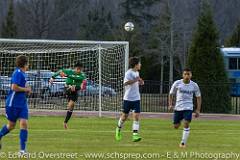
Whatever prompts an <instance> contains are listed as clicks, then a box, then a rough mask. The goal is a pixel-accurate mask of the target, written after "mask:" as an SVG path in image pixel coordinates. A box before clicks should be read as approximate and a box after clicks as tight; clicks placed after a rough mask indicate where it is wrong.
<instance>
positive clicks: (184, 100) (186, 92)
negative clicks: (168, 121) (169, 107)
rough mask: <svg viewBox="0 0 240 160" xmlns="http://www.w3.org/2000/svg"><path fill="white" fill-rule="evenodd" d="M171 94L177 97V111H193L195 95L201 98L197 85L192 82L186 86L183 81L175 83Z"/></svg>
mask: <svg viewBox="0 0 240 160" xmlns="http://www.w3.org/2000/svg"><path fill="white" fill-rule="evenodd" d="M169 94H171V95H176V104H175V108H174V109H175V110H176V111H183V110H193V95H195V96H196V97H200V96H201V92H200V89H199V87H198V85H197V83H195V82H193V81H190V83H188V84H185V83H184V82H183V79H181V80H177V81H175V82H174V83H173V85H172V88H171V90H170V93H169Z"/></svg>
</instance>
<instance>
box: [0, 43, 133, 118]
mask: <svg viewBox="0 0 240 160" xmlns="http://www.w3.org/2000/svg"><path fill="white" fill-rule="evenodd" d="M128 52H129V44H128V42H126V41H77V40H76V41H75V40H37V39H0V92H1V93H0V94H1V99H0V107H4V105H5V101H4V97H5V96H6V92H7V88H8V87H9V85H10V81H9V78H10V76H11V73H12V72H13V70H14V69H15V58H16V57H17V56H18V55H26V56H28V58H29V64H30V66H29V71H28V72H27V73H26V75H27V79H28V85H30V86H31V87H32V90H33V94H32V95H31V96H30V97H29V108H34V109H66V103H67V102H66V99H65V95H64V79H63V78H60V77H58V78H57V80H56V82H55V83H53V84H49V83H48V82H47V80H48V78H50V76H51V74H52V73H53V72H56V71H57V70H60V69H63V68H73V67H74V64H75V63H76V62H78V61H80V62H81V63H82V64H83V65H84V73H85V74H86V76H87V82H88V83H87V89H86V91H80V92H79V99H78V102H77V104H76V107H75V108H76V110H83V111H98V112H99V116H100V117H101V116H102V111H119V110H120V108H121V105H122V97H123V88H124V87H123V78H124V73H125V72H126V70H127V69H128V56H129V53H128Z"/></svg>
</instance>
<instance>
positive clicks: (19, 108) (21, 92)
mask: <svg viewBox="0 0 240 160" xmlns="http://www.w3.org/2000/svg"><path fill="white" fill-rule="evenodd" d="M28 66H29V64H28V58H27V57H26V56H24V55H20V56H18V57H17V58H16V69H15V71H14V72H13V74H12V78H11V88H10V91H9V94H8V96H7V99H6V117H7V119H8V124H7V125H4V126H3V127H2V129H1V131H0V140H2V138H3V137H4V136H5V135H7V134H8V133H9V132H10V131H11V130H13V129H14V128H15V126H16V122H17V120H19V123H20V135H19V138H20V153H21V154H25V153H26V142H27V138H28V125H27V121H28V105H27V98H26V94H30V93H31V88H30V87H27V86H26V77H25V72H26V71H27V70H28Z"/></svg>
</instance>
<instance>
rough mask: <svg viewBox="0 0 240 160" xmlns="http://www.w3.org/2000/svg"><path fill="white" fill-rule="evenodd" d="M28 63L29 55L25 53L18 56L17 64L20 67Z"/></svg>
mask: <svg viewBox="0 0 240 160" xmlns="http://www.w3.org/2000/svg"><path fill="white" fill-rule="evenodd" d="M27 64H28V57H27V56H24V55H20V56H17V58H16V66H17V67H19V68H23V67H25V66H26V65H27Z"/></svg>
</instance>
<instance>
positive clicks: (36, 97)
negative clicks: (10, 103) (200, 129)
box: [0, 79, 240, 114]
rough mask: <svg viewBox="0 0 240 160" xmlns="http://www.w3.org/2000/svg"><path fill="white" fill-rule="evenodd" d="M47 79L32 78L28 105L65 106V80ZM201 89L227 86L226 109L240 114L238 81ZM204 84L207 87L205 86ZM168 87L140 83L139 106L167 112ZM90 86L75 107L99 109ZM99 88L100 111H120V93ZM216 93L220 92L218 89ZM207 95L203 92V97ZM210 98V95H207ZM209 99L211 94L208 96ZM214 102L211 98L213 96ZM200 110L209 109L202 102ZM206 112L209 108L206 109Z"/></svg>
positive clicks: (1, 103)
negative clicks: (227, 101) (227, 106)
mask: <svg viewBox="0 0 240 160" xmlns="http://www.w3.org/2000/svg"><path fill="white" fill-rule="evenodd" d="M43 84H47V82H44V83H43V82H40V81H39V80H36V81H35V80H33V81H32V84H31V85H32V86H33V93H32V94H31V95H30V96H29V97H28V104H29V108H32V109H49V110H52V109H56V110H58V109H66V108H67V107H66V106H67V99H66V96H65V94H64V88H63V87H64V85H63V84H64V82H62V81H60V82H58V83H56V84H55V85H52V86H48V85H45V86H44V85H43ZM199 86H200V89H201V88H202V87H205V88H209V89H212V88H215V87H216V86H218V87H219V86H229V93H228V96H229V102H230V105H231V109H230V110H229V112H227V113H232V114H240V84H238V83H233V84H230V83H220V84H206V85H203V84H200V85H199ZM206 86H207V87H206ZM9 87H10V84H9V80H6V79H5V80H1V81H0V107H1V108H3V107H5V99H6V96H7V92H8V91H9ZM170 87H171V83H169V82H164V83H162V82H159V81H145V85H144V86H141V87H140V92H141V110H142V112H168V93H169V89H170ZM91 89H92V90H87V91H81V92H80V93H79V99H78V102H77V104H76V107H75V109H76V110H84V111H98V109H99V108H98V103H99V97H98V93H99V87H96V88H94V86H91ZM105 89H108V90H104V91H103V92H102V103H103V106H102V111H117V112H118V111H120V110H121V107H122V106H121V104H122V102H121V101H122V96H123V94H122V93H118V92H115V91H114V88H111V86H109V87H106V88H105ZM219 94H222V93H221V92H220V91H219ZM204 96H205V97H207V96H208V95H206V94H205V95H204V94H203V95H202V97H203V99H204V98H205V97H204ZM208 98H209V97H208ZM210 101H211V97H210ZM213 103H214V100H213ZM213 107H214V108H211V111H210V112H211V113H226V112H222V111H221V110H220V109H219V107H218V106H216V105H213ZM202 111H203V112H208V111H206V109H205V108H204V106H203V109H202ZM208 113H209V112H208Z"/></svg>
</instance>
